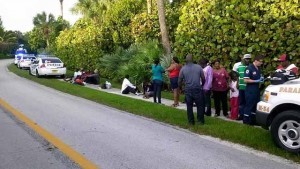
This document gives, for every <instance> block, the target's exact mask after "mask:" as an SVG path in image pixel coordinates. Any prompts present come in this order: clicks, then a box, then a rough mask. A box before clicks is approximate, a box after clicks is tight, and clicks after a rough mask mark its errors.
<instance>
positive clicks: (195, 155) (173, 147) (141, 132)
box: [0, 60, 300, 169]
mask: <svg viewBox="0 0 300 169" xmlns="http://www.w3.org/2000/svg"><path fill="white" fill-rule="evenodd" d="M11 62H12V61H11V60H1V61H0V75H1V76H0V98H1V99H3V100H5V101H6V102H8V103H9V104H10V105H11V106H13V107H14V108H15V109H17V110H19V111H20V112H22V113H23V114H24V115H26V116H27V117H29V118H30V119H31V120H33V121H35V122H36V123H37V124H39V125H40V126H42V127H43V128H45V129H46V130H48V131H49V132H50V133H52V134H53V135H55V136H56V137H58V138H60V139H61V140H62V141H63V142H64V143H66V144H68V145H69V146H71V147H72V148H73V149H74V150H76V151H77V152H79V153H81V154H83V155H84V156H85V157H86V158H87V159H89V160H90V161H92V162H93V163H95V164H96V165H97V166H99V167H101V168H103V169H119V168H120V169H202V168H203V169H206V168H212V169H235V168H236V169H240V168H243V169H256V168H259V169H283V168H284V169H299V168H300V166H299V165H297V164H295V163H292V162H289V161H286V160H283V159H281V158H279V157H274V156H270V155H268V154H266V153H261V152H257V151H254V150H251V149H248V148H245V147H243V146H239V145H235V144H231V143H227V142H224V141H220V140H218V139H214V138H211V137H207V136H201V135H197V134H193V133H191V132H189V131H187V130H183V129H178V128H176V127H173V126H170V125H166V124H162V123H160V122H156V121H153V120H150V119H147V118H143V117H140V116H136V115H132V114H129V113H127V112H123V111H119V110H116V109H114V108H110V107H107V106H104V105H101V104H97V103H95V102H91V101H88V100H85V99H82V98H78V97H74V96H71V95H68V94H65V93H62V92H59V91H56V90H53V89H50V88H47V87H44V86H41V85H39V84H36V83H34V82H31V81H28V80H26V79H23V78H20V77H18V76H16V75H14V74H12V73H10V72H8V70H7V69H6V65H7V64H8V63H11ZM95 92H97V91H96V90H95ZM116 101H117V100H116ZM157 113H163V112H157ZM257 139H259V138H257ZM9 146H11V147H12V149H13V148H15V147H14V144H10V145H9Z"/></svg>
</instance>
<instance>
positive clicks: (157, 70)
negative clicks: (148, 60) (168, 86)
mask: <svg viewBox="0 0 300 169" xmlns="http://www.w3.org/2000/svg"><path fill="white" fill-rule="evenodd" d="M164 72H165V70H164V69H163V68H162V67H161V65H160V63H159V59H158V58H157V59H155V60H154V64H153V65H152V80H153V89H154V91H153V101H154V103H157V100H158V103H161V88H162V84H163V75H162V74H163V73H164ZM156 98H157V100H156Z"/></svg>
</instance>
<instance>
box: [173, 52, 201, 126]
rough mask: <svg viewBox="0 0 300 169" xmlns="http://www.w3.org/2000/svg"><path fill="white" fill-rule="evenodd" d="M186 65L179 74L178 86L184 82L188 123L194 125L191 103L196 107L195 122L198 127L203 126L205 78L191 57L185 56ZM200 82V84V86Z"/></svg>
mask: <svg viewBox="0 0 300 169" xmlns="http://www.w3.org/2000/svg"><path fill="white" fill-rule="evenodd" d="M185 59H186V64H185V65H184V66H183V67H182V68H181V70H180V72H179V78H178V84H179V86H181V84H182V82H183V81H184V82H185V90H184V92H185V102H186V107H187V116H188V123H189V124H190V125H194V124H195V120H194V113H193V103H196V107H197V120H198V123H199V124H200V125H203V124H204V111H205V108H204V95H203V89H202V86H203V85H204V84H205V76H204V72H203V69H202V68H201V66H200V65H198V64H194V63H193V56H192V55H190V54H189V55H187V56H186V58H185ZM200 82H201V84H202V85H201V84H200Z"/></svg>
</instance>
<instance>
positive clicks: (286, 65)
mask: <svg viewBox="0 0 300 169" xmlns="http://www.w3.org/2000/svg"><path fill="white" fill-rule="evenodd" d="M278 61H279V62H280V65H279V66H278V67H277V69H280V70H289V71H292V72H294V73H295V75H296V76H299V69H298V67H296V65H295V64H290V61H291V60H290V57H289V56H288V55H287V54H282V55H281V56H280V57H279V59H278Z"/></svg>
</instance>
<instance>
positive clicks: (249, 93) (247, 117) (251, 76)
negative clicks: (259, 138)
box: [243, 56, 264, 125]
mask: <svg viewBox="0 0 300 169" xmlns="http://www.w3.org/2000/svg"><path fill="white" fill-rule="evenodd" d="M262 64H263V56H256V57H255V58H254V62H253V64H250V65H249V66H248V67H247V68H246V70H245V76H244V81H245V83H246V89H245V97H246V105H245V108H244V118H243V123H244V124H248V125H254V124H255V118H254V117H255V111H256V105H257V103H258V102H259V101H260V91H259V83H261V82H263V80H264V77H263V76H262V74H261V71H260V66H261V65H262Z"/></svg>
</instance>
